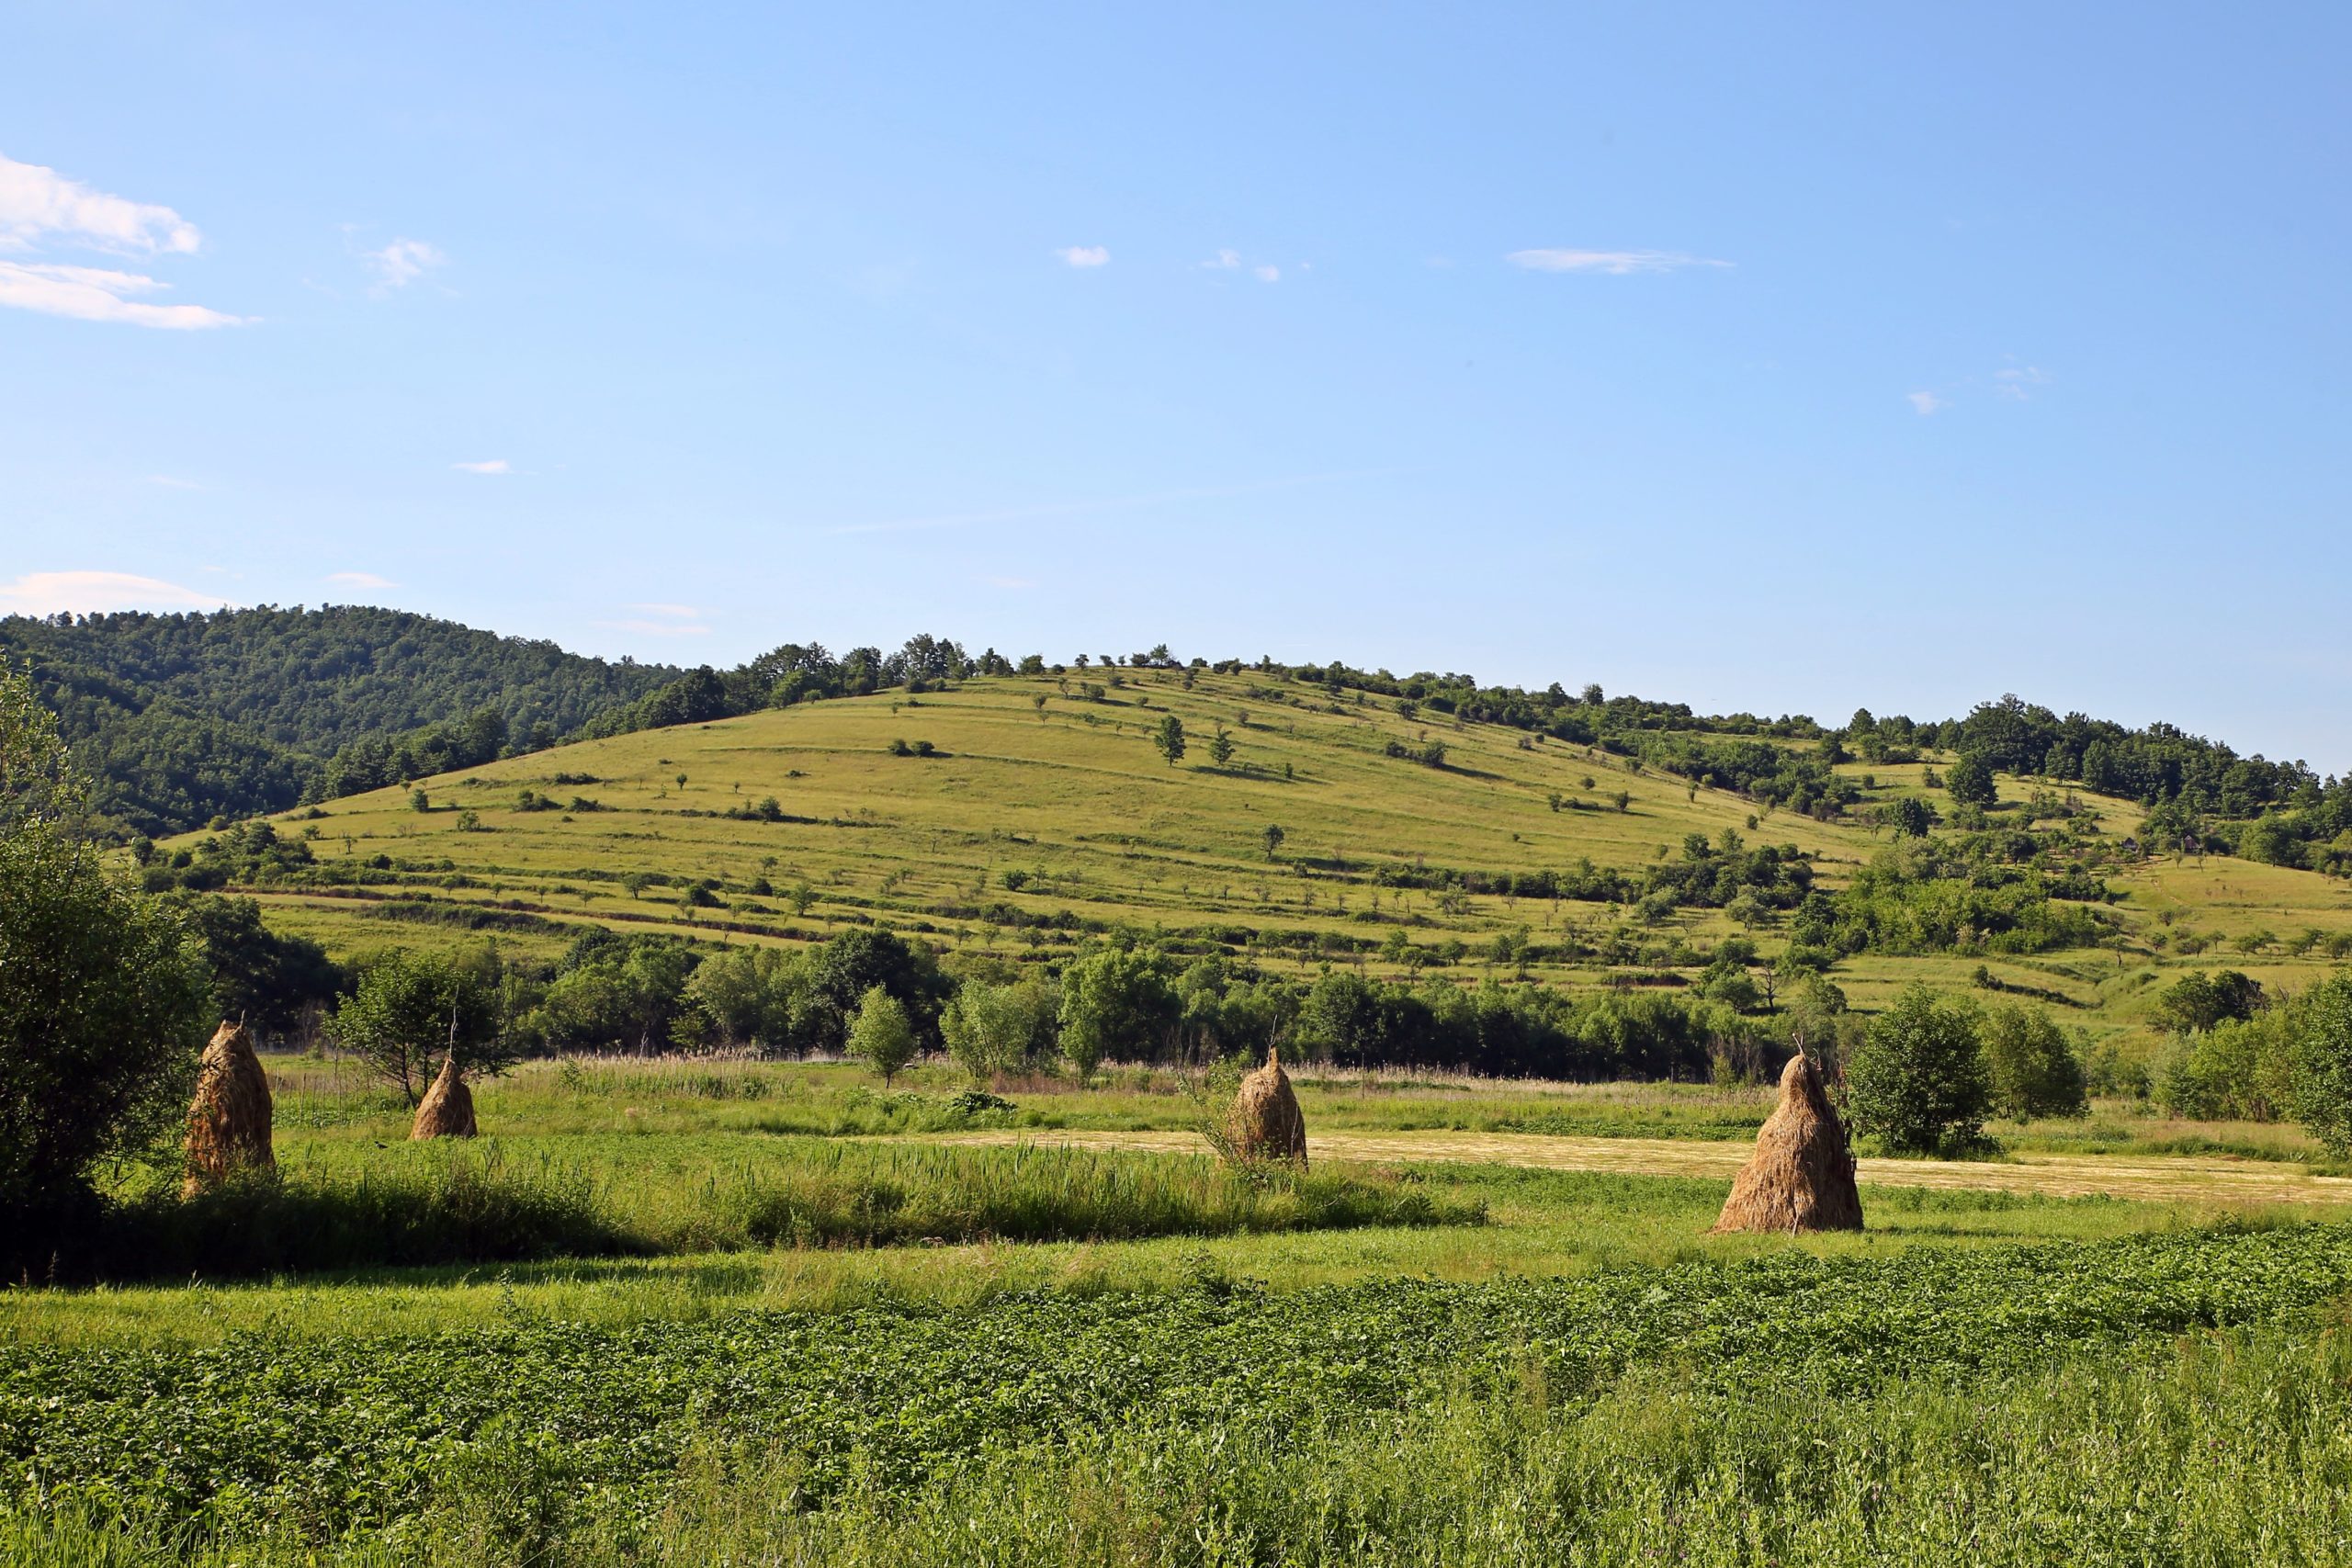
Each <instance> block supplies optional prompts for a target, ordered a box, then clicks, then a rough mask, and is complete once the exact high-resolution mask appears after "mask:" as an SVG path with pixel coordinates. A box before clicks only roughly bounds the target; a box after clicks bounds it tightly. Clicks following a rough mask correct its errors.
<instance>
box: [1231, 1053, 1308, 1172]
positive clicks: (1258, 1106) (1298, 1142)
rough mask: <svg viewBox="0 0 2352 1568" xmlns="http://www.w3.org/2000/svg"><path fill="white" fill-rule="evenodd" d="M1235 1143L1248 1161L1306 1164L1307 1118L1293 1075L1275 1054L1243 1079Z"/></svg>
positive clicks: (1235, 1119)
mask: <svg viewBox="0 0 2352 1568" xmlns="http://www.w3.org/2000/svg"><path fill="white" fill-rule="evenodd" d="M1233 1143H1234V1148H1235V1150H1236V1152H1238V1154H1239V1155H1240V1156H1241V1157H1242V1158H1244V1159H1286V1160H1296V1161H1297V1162H1298V1163H1299V1164H1300V1165H1302V1166H1303V1165H1305V1164H1306V1117H1305V1116H1303V1115H1301V1114H1299V1110H1298V1096H1297V1095H1296V1094H1295V1093H1293V1092H1292V1091H1291V1087H1290V1075H1289V1074H1287V1073H1285V1072H1283V1064H1282V1058H1281V1056H1280V1055H1277V1054H1276V1053H1275V1052H1273V1051H1268V1052H1267V1053H1266V1065H1265V1066H1262V1067H1260V1068H1259V1069H1258V1070H1257V1071H1256V1072H1253V1073H1251V1074H1250V1076H1249V1077H1245V1078H1243V1079H1242V1080H1241V1090H1240V1092H1239V1093H1238V1095H1236V1096H1235V1097H1234V1101H1233Z"/></svg>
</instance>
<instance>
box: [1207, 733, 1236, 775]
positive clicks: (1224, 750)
mask: <svg viewBox="0 0 2352 1568" xmlns="http://www.w3.org/2000/svg"><path fill="white" fill-rule="evenodd" d="M1209 761H1212V762H1214V763H1216V765H1217V766H1218V767H1220V768H1222V767H1224V766H1225V765H1226V764H1227V762H1230V761H1233V737H1232V735H1231V734H1230V733H1228V732H1227V729H1226V728H1225V726H1223V725H1221V724H1220V725H1218V726H1217V727H1216V733H1215V734H1213V735H1211V736H1210V737H1209Z"/></svg>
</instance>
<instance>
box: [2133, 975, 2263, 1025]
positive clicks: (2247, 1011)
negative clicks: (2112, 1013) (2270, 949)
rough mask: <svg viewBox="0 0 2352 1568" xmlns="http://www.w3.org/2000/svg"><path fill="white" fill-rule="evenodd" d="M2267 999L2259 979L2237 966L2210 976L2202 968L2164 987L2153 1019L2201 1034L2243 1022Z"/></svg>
mask: <svg viewBox="0 0 2352 1568" xmlns="http://www.w3.org/2000/svg"><path fill="white" fill-rule="evenodd" d="M2268 1003H2269V998H2267V997H2265V996H2264V995H2263V992H2262V982H2261V981H2259V980H2256V979H2254V978H2252V977H2250V976H2246V975H2244V974H2241V973H2240V972H2239V971H2237V970H2235V969H2224V970H2222V972H2221V973H2220V974H2218V975H2211V976H2209V975H2207V974H2206V973H2205V971H2203V970H2202V969H2199V970H2198V971H2197V972H2196V973H2195V974H2193V975H2185V976H2182V977H2181V978H2179V979H2178V980H2176V981H2174V982H2173V983H2172V984H2171V985H2170V986H2167V987H2165V990H2164V994H2163V995H2161V996H2159V997H2158V998H2156V1006H2155V1010H2154V1013H2152V1014H2151V1015H2150V1021H2152V1022H2154V1024H2156V1025H2157V1026H2158V1027H2159V1028H2163V1029H2168V1030H2170V1031H2172V1032H2174V1033H2176V1034H2199V1033H2202V1032H2205V1031H2207V1030H2209V1029H2213V1028H2216V1027H2218V1026H2220V1025H2222V1024H2224V1023H2231V1022H2244V1021H2245V1020H2247V1019H2250V1018H2252V1017H2253V1016H2254V1015H2255V1014H2256V1013H2257V1012H2260V1011H2261V1010H2263V1009H2264V1008H2265V1007H2266V1006H2267V1005H2268Z"/></svg>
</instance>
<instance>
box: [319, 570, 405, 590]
mask: <svg viewBox="0 0 2352 1568" xmlns="http://www.w3.org/2000/svg"><path fill="white" fill-rule="evenodd" d="M327 581H329V582H334V583H340V584H342V585H343V586H344V587H345V588H398V587H399V586H400V584H399V583H397V582H394V581H392V580H391V579H390V578H389V577H379V576H377V575H376V574H375V573H374V572H372V571H331V572H329V573H327Z"/></svg>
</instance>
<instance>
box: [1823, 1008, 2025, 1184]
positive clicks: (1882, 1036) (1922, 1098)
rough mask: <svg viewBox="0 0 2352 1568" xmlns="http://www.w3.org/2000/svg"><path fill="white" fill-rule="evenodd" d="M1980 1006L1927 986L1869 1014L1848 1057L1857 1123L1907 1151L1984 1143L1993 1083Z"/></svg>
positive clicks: (1848, 1085) (1848, 1089)
mask: <svg viewBox="0 0 2352 1568" xmlns="http://www.w3.org/2000/svg"><path fill="white" fill-rule="evenodd" d="M1976 1025H1977V1020H1976V1013H1975V1010H1974V1009H1973V1007H1972V1006H1970V1005H1969V1004H1968V1003H1967V1002H1966V1001H1964V1000H1962V999H1959V998H1946V997H1940V996H1939V995H1937V994H1936V992H1934V991H1932V990H1930V989H1928V987H1926V986H1923V985H1913V986H1910V987H1906V988H1905V990H1904V992H1903V994H1902V995H1901V996H1899V997H1897V998H1895V1000H1894V1006H1893V1007H1890V1008H1888V1009H1887V1010H1885V1011H1884V1012H1883V1013H1881V1014H1880V1015H1879V1016H1878V1017H1877V1018H1875V1019H1873V1020H1871V1026H1870V1030H1869V1032H1868V1033H1866V1034H1865V1035H1864V1036H1863V1037H1862V1041H1861V1043H1860V1045H1859V1046H1858V1047H1857V1048H1856V1049H1855V1051H1854V1052H1853V1054H1852V1056H1851V1057H1850V1058H1849V1060H1848V1062H1847V1064H1846V1095H1847V1103H1848V1105H1849V1107H1851V1109H1852V1111H1853V1121H1854V1129H1855V1131H1856V1132H1858V1133H1864V1134H1871V1135H1872V1136H1874V1137H1876V1138H1878V1139H1879V1140H1880V1141H1881V1142H1882V1143H1883V1144H1884V1145H1886V1147H1887V1148H1888V1149H1890V1150H1893V1151H1895V1152H1898V1153H1906V1154H1939V1153H1957V1152H1960V1151H1962V1150H1964V1149H1967V1148H1969V1147H1971V1146H1973V1145H1980V1144H1982V1143H1983V1142H1984V1137H1985V1111H1987V1110H1988V1109H1989V1108H1990V1103H1991V1100H1992V1083H1991V1080H1990V1077H1989V1075H1988V1074H1987V1073H1986V1071H1985V1048H1984V1044H1983V1043H1982V1042H1981V1041H1980V1040H1979V1038H1978V1036H1977V1032H1976Z"/></svg>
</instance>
